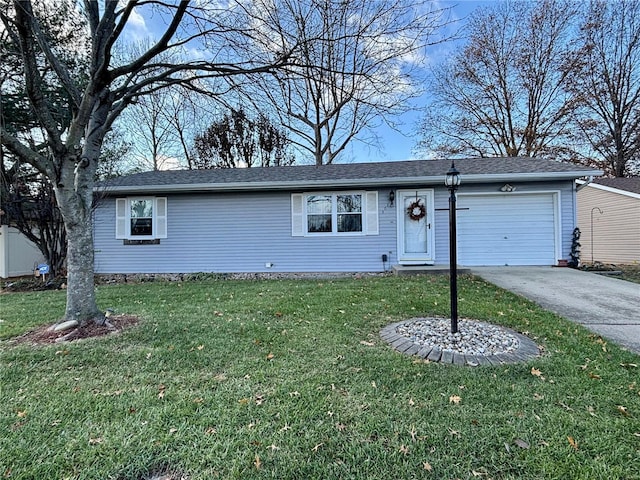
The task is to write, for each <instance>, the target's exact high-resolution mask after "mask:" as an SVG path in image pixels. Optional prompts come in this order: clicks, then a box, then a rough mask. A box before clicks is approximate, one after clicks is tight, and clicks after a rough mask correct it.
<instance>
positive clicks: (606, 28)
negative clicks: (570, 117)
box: [569, 0, 640, 177]
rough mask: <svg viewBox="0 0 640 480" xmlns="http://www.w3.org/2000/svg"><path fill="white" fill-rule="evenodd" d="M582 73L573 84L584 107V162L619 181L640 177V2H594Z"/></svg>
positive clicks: (584, 29) (583, 39)
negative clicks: (589, 150)
mask: <svg viewBox="0 0 640 480" xmlns="http://www.w3.org/2000/svg"><path fill="white" fill-rule="evenodd" d="M579 41H580V48H579V49H578V50H577V52H576V58H577V59H578V60H580V69H579V71H578V72H577V73H576V75H575V76H573V77H572V78H573V81H572V82H571V84H570V85H569V87H570V88H569V89H570V91H571V92H572V93H573V94H574V95H575V98H576V100H577V101H578V103H579V105H580V107H581V108H580V109H578V110H577V111H576V120H577V124H578V127H579V129H578V131H579V132H580V133H582V135H580V136H579V139H580V140H582V141H583V142H584V143H586V144H588V145H590V146H591V147H592V148H593V150H594V151H595V154H596V155H594V156H592V157H588V156H587V157H586V158H584V162H585V163H588V164H591V165H593V166H596V167H599V168H602V169H603V170H604V171H605V172H607V173H608V174H610V175H613V176H616V177H622V176H625V175H630V174H634V173H635V174H640V2H638V1H637V0H619V1H616V2H610V1H603V0H594V1H592V2H591V3H590V4H589V6H588V8H587V10H586V14H585V18H584V20H583V22H582V26H581V29H580V38H579Z"/></svg>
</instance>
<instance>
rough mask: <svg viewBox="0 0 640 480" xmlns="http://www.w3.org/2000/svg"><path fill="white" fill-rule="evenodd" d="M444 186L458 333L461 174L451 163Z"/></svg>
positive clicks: (453, 326)
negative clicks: (447, 196)
mask: <svg viewBox="0 0 640 480" xmlns="http://www.w3.org/2000/svg"><path fill="white" fill-rule="evenodd" d="M444 184H445V185H446V186H447V188H448V189H449V194H450V195H449V278H450V280H449V294H450V296H451V333H458V259H457V253H456V251H457V245H456V243H457V242H456V240H457V239H456V235H457V233H456V190H457V189H458V187H459V186H460V172H459V171H458V169H457V168H456V166H455V165H454V163H453V160H452V161H451V168H450V169H449V171H448V172H447V175H446V177H445V179H444Z"/></svg>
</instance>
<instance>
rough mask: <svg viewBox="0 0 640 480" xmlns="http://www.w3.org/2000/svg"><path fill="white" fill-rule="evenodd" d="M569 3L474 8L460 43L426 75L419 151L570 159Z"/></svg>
mask: <svg viewBox="0 0 640 480" xmlns="http://www.w3.org/2000/svg"><path fill="white" fill-rule="evenodd" d="M577 14H578V10H577V7H576V5H575V4H574V3H573V2H571V1H564V0H542V1H538V2H502V3H500V4H496V5H495V6H491V7H488V8H484V9H479V10H477V11H476V12H474V14H473V16H472V17H471V18H470V20H469V23H468V26H467V28H468V40H467V42H466V45H465V47H464V48H463V49H462V51H460V53H458V54H457V55H455V56H453V58H451V59H450V61H448V62H447V63H446V64H444V65H442V66H440V67H439V68H436V69H435V71H434V74H433V78H434V80H433V94H434V97H435V99H434V101H433V103H431V105H429V108H428V113H427V114H426V116H425V119H424V123H423V124H422V127H421V132H420V133H421V136H422V139H421V141H420V143H419V144H418V150H419V151H421V152H427V153H429V152H430V153H435V154H437V155H444V156H455V155H464V156H531V157H534V156H540V155H554V156H556V157H557V156H570V153H571V152H570V150H569V149H568V148H567V145H566V142H565V139H566V138H567V136H568V134H569V133H570V132H569V128H568V123H569V120H570V115H569V114H570V112H571V111H572V108H573V100H572V98H570V96H569V95H568V94H566V92H565V90H564V87H565V86H566V84H567V82H568V80H569V78H570V76H571V71H572V70H571V62H570V61H571V59H572V58H573V57H571V56H570V50H569V42H568V40H569V38H570V34H571V29H572V26H573V25H574V22H575V21H576V15H577Z"/></svg>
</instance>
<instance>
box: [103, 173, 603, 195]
mask: <svg viewBox="0 0 640 480" xmlns="http://www.w3.org/2000/svg"><path fill="white" fill-rule="evenodd" d="M587 175H593V176H599V175H602V172H601V171H599V170H591V171H588V172H584V171H573V172H536V173H500V174H467V175H465V174H464V173H462V174H461V175H460V178H461V180H462V185H464V184H465V183H474V184H477V183H493V182H506V181H509V182H526V181H529V182H535V181H550V180H575V179H576V178H580V177H584V176H587ZM444 177H445V176H444V175H437V176H424V177H385V178H375V179H372V178H357V179H340V180H304V181H291V182H287V181H276V182H228V183H185V184H170V185H129V186H127V185H121V186H107V187H96V188H95V189H94V191H95V192H100V193H103V194H106V195H110V194H137V193H192V192H193V193H195V192H225V191H226V192H230V191H233V192H242V191H245V192H246V191H269V190H271V191H272V190H305V189H319V188H354V187H381V186H384V187H390V186H394V187H395V186H406V185H423V186H424V185H438V186H442V187H444Z"/></svg>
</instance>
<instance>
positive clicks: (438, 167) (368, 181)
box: [97, 158, 602, 193]
mask: <svg viewBox="0 0 640 480" xmlns="http://www.w3.org/2000/svg"><path fill="white" fill-rule="evenodd" d="M455 164H456V168H457V169H458V170H459V171H460V174H461V178H462V182H463V183H465V182H468V183H479V182H487V181H527V180H530V181H536V180H551V179H575V178H578V177H582V176H587V175H601V174H602V172H600V171H598V170H593V169H590V168H586V167H581V166H577V165H573V164H567V163H560V162H556V161H552V160H545V159H537V158H536V159H534V158H474V159H471V158H469V159H459V160H456V161H455ZM450 166H451V160H407V161H396V162H371V163H347V164H333V165H322V166H315V165H299V166H290V167H268V168H256V167H253V168H235V169H214V170H167V171H155V172H143V173H138V174H133V175H128V176H124V177H118V178H115V179H112V180H109V181H106V182H102V183H100V184H98V186H97V189H98V190H102V191H105V192H107V193H108V192H110V191H113V192H121V193H122V192H131V193H135V192H152V191H153V192H163V191H164V192H168V191H199V190H269V189H296V188H298V189H300V188H314V187H316V188H320V187H325V188H326V187H348V186H365V185H369V186H375V185H411V184H421V185H429V184H437V185H441V184H442V183H443V181H444V176H445V174H446V172H447V170H448V169H449V167H450Z"/></svg>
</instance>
